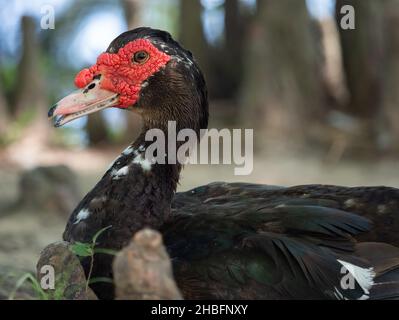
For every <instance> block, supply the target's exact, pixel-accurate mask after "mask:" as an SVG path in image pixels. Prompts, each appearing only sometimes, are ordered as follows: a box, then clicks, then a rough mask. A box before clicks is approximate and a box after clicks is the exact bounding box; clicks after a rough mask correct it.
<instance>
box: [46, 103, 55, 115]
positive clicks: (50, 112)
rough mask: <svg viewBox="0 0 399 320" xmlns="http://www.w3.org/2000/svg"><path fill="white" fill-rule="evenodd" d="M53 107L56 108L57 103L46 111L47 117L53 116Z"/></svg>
mask: <svg viewBox="0 0 399 320" xmlns="http://www.w3.org/2000/svg"><path fill="white" fill-rule="evenodd" d="M55 108H57V104H55V105H53V106H52V107H51V108H50V110H49V111H48V113H47V116H48V117H49V118H51V117H52V116H53V114H54V110H55Z"/></svg>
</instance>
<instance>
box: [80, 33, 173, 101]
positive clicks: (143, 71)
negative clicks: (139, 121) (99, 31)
mask: <svg viewBox="0 0 399 320" xmlns="http://www.w3.org/2000/svg"><path fill="white" fill-rule="evenodd" d="M138 51H146V52H147V53H148V54H149V59H148V60H147V61H146V62H144V63H142V64H139V63H135V62H134V61H133V60H132V57H133V56H134V54H135V53H136V52H138ZM169 60H170V56H168V55H167V54H165V53H164V52H162V51H160V50H158V49H157V48H156V47H154V46H153V45H152V43H151V42H150V41H149V40H146V39H138V40H135V41H132V42H129V43H128V44H126V45H125V46H124V47H123V48H121V49H119V51H118V53H102V54H101V55H100V56H99V57H98V58H97V63H96V64H95V65H93V66H91V67H90V68H86V69H83V70H81V71H80V72H79V73H78V74H77V75H76V77H75V85H76V86H77V87H78V88H83V87H85V86H86V85H88V84H89V83H90V82H91V81H93V78H94V77H95V76H96V75H99V74H101V84H100V86H101V88H103V89H106V90H109V91H112V92H115V93H118V94H119V103H118V106H120V107H122V108H127V107H129V106H132V105H134V104H135V103H136V102H137V100H138V98H139V94H140V90H141V85H142V84H143V82H144V81H145V80H147V79H148V78H149V77H150V76H151V75H153V74H154V73H156V72H157V71H159V70H160V69H161V68H162V67H163V66H165V65H166V64H167V63H168V61H169Z"/></svg>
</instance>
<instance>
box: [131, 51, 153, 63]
mask: <svg viewBox="0 0 399 320" xmlns="http://www.w3.org/2000/svg"><path fill="white" fill-rule="evenodd" d="M149 57H150V55H149V54H148V53H147V52H146V51H137V52H136V53H135V54H134V56H133V62H134V63H139V64H143V63H144V62H146V61H147V60H148V58H149Z"/></svg>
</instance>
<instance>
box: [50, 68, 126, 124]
mask: <svg viewBox="0 0 399 320" xmlns="http://www.w3.org/2000/svg"><path fill="white" fill-rule="evenodd" d="M100 84H101V76H97V77H95V79H94V80H93V81H92V82H90V83H89V84H88V85H87V86H86V87H84V88H82V89H79V90H76V91H75V92H72V93H71V94H70V95H68V96H66V97H65V98H63V99H61V100H60V101H58V102H57V103H56V104H55V105H54V106H53V107H51V108H50V110H49V111H48V117H49V118H54V126H55V127H60V126H62V125H64V124H65V123H68V122H70V121H72V120H75V119H77V118H80V117H83V116H85V115H87V114H90V113H93V112H97V111H100V110H102V109H105V108H108V107H113V106H116V105H118V102H119V97H118V94H117V93H115V92H112V91H109V90H106V89H102V88H101V85H100Z"/></svg>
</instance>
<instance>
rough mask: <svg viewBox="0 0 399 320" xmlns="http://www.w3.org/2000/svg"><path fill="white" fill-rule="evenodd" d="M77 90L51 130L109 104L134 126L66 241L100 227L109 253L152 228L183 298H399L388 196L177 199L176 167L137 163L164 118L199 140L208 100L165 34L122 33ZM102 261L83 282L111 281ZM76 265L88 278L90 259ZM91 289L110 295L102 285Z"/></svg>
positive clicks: (393, 208) (184, 195) (319, 192)
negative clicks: (136, 130) (137, 124)
mask: <svg viewBox="0 0 399 320" xmlns="http://www.w3.org/2000/svg"><path fill="white" fill-rule="evenodd" d="M75 84H76V86H77V87H78V88H79V89H78V90H77V91H76V92H74V93H72V94H71V95H69V96H67V97H65V98H63V99H62V100H60V101H59V102H58V103H57V104H56V105H54V106H53V107H52V108H51V109H50V110H49V114H48V115H49V117H54V118H55V126H61V125H63V124H65V123H67V122H69V121H72V120H73V119H76V118H79V117H81V116H83V115H87V114H89V113H92V112H96V111H98V110H101V109H104V108H107V107H118V108H124V109H129V110H133V111H135V112H138V113H139V114H140V115H141V116H142V118H143V122H144V126H143V131H142V133H141V134H140V135H139V136H138V138H137V139H136V140H135V142H134V143H132V144H131V145H130V146H129V147H128V148H126V149H125V150H124V151H123V152H122V154H121V155H120V156H119V157H118V158H117V159H116V160H115V162H114V163H113V164H112V166H111V167H110V168H109V169H108V171H107V172H106V173H105V174H104V176H103V177H102V179H101V180H100V181H99V182H98V183H97V185H96V186H95V187H94V188H93V189H92V190H91V191H90V192H89V193H88V194H87V195H86V196H85V197H84V199H83V200H82V201H81V202H80V203H79V204H78V206H77V207H76V209H75V210H74V211H73V213H72V215H71V217H70V219H69V221H68V224H67V226H66V229H65V232H64V234H63V238H64V240H66V241H70V242H76V241H80V242H90V241H91V239H92V237H93V235H94V234H95V233H96V232H98V231H99V230H101V229H102V228H105V227H109V228H108V229H107V230H106V231H105V232H104V233H103V234H102V235H101V237H100V238H99V244H98V246H99V247H102V248H104V247H105V248H112V249H118V250H119V249H121V248H122V247H123V246H125V245H126V244H127V243H128V242H129V240H130V239H131V238H132V235H133V234H134V233H135V232H136V231H138V230H140V229H142V228H144V227H150V228H154V229H157V230H159V231H160V232H161V233H162V235H163V237H164V242H165V246H166V248H167V250H168V252H169V255H170V257H171V260H172V263H173V268H174V275H175V278H176V282H177V284H178V286H179V288H180V289H181V291H182V293H183V296H184V297H185V298H186V299H200V298H205V299H368V298H370V299H393V298H398V297H399V249H398V248H397V247H396V246H399V232H398V231H399V219H398V217H397V210H398V209H399V190H397V189H394V188H388V187H358V188H346V187H338V186H324V185H306V186H296V187H290V188H283V187H273V186H267V185H256V184H244V183H211V184H209V185H206V186H202V187H198V188H195V189H193V190H190V191H187V192H180V193H176V194H175V190H176V185H177V183H178V181H179V174H180V171H181V169H182V165H180V164H161V163H153V162H152V161H151V160H150V159H146V158H145V150H146V148H147V147H148V146H149V144H150V143H152V142H151V141H150V142H149V141H146V139H145V134H146V132H147V131H148V130H149V129H152V128H157V129H160V130H162V131H163V132H164V133H165V135H167V134H168V130H167V126H168V120H174V121H176V125H177V130H180V129H184V128H190V129H193V130H195V131H196V132H197V133H198V132H199V130H200V129H203V128H207V124H208V101H207V89H206V85H205V81H204V77H203V75H202V73H201V71H200V69H199V67H198V65H197V63H196V62H195V60H194V58H193V57H192V54H191V53H190V52H189V51H187V50H185V49H184V48H182V47H181V46H180V45H179V43H177V42H176V41H175V40H173V38H172V37H171V35H170V34H169V33H167V32H165V31H161V30H155V29H150V28H138V29H134V30H131V31H128V32H125V33H123V34H121V35H120V36H118V37H117V38H116V39H115V40H114V41H112V43H111V44H110V45H109V47H108V49H107V51H106V52H105V53H102V54H101V55H100V56H99V57H98V59H97V63H96V64H95V65H93V66H92V67H90V68H88V69H84V70H82V71H80V72H79V73H78V75H77V76H76V78H75ZM177 143H178V144H179V143H182V142H177ZM166 156H167V157H170V156H175V155H170V154H167V155H166ZM111 263H112V256H110V255H107V254H97V255H96V256H95V260H94V269H93V272H92V274H91V275H92V276H93V277H112V268H111ZM82 264H83V266H84V268H85V269H86V271H87V270H88V269H89V264H90V261H89V259H86V260H83V261H82ZM351 281H352V282H351ZM345 283H346V284H345ZM92 288H93V290H94V291H95V292H96V294H97V295H98V296H99V297H100V298H104V299H109V298H112V297H113V288H112V285H110V284H108V283H97V284H93V285H92Z"/></svg>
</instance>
